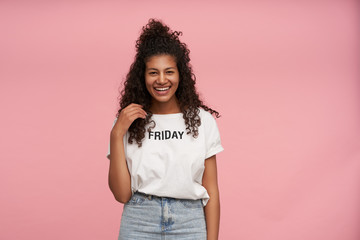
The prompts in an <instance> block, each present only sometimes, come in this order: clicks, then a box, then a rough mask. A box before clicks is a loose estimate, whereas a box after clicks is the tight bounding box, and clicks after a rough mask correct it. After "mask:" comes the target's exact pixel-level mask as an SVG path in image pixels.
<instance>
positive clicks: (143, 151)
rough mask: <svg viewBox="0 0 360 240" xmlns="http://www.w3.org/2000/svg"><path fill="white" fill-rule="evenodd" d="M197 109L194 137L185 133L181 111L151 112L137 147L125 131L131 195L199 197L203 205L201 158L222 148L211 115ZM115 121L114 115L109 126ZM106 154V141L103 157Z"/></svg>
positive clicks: (205, 201) (205, 200)
mask: <svg viewBox="0 0 360 240" xmlns="http://www.w3.org/2000/svg"><path fill="white" fill-rule="evenodd" d="M199 110H200V113H199V116H200V119H201V125H200V126H199V127H198V133H199V135H198V136H197V138H194V137H193V136H192V135H191V134H189V135H188V134H186V125H185V121H184V118H183V114H182V113H173V114H153V115H152V120H154V121H155V123H156V126H155V128H153V129H152V130H151V132H148V131H146V132H145V138H144V139H143V140H142V146H141V147H140V148H139V147H138V145H137V143H136V141H133V143H132V144H129V143H128V138H129V132H127V133H126V134H125V136H124V149H125V157H126V161H127V164H128V168H129V172H130V175H131V191H132V194H134V192H135V191H139V192H143V193H146V194H151V195H156V196H162V197H173V198H183V199H193V200H195V199H202V202H203V205H204V206H205V205H206V204H207V202H208V200H209V199H210V196H209V195H208V193H207V191H206V189H205V188H204V187H203V186H202V177H203V173H204V169H205V165H204V164H205V159H207V158H209V157H211V156H213V155H215V154H217V153H219V152H221V151H223V150H224V148H223V147H222V145H221V141H220V134H219V130H218V127H217V124H216V121H215V118H214V117H213V116H212V115H211V114H210V113H209V112H207V111H205V110H204V109H202V108H199ZM116 121H117V118H115V120H114V123H113V126H114V125H115V123H116ZM150 124H152V123H150ZM151 126H152V125H151ZM147 127H148V125H147V126H146V129H147ZM109 156H110V143H109V147H108V154H107V158H109ZM109 159H110V158H109Z"/></svg>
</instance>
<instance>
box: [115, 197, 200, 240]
mask: <svg viewBox="0 0 360 240" xmlns="http://www.w3.org/2000/svg"><path fill="white" fill-rule="evenodd" d="M142 239H144V240H145V239H146V240H150V239H156V240H160V239H166V240H171V239H182V240H187V239H191V240H206V221H205V213H204V207H203V204H202V201H201V199H198V200H191V199H177V198H170V197H158V196H154V195H148V194H145V193H141V192H138V191H137V192H135V193H134V194H133V196H132V197H131V199H130V200H129V201H128V202H127V203H125V204H124V208H123V213H122V217H121V224H120V232H119V238H118V240H142Z"/></svg>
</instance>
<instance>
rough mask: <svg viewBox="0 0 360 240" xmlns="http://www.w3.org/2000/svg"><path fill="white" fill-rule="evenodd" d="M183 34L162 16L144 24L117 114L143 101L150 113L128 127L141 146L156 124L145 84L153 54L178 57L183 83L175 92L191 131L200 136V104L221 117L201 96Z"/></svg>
mask: <svg viewBox="0 0 360 240" xmlns="http://www.w3.org/2000/svg"><path fill="white" fill-rule="evenodd" d="M179 35H182V32H180V31H172V30H170V28H169V27H168V26H166V25H165V24H163V23H162V22H161V21H160V20H156V19H154V18H150V19H149V22H148V23H147V24H146V25H145V26H143V27H142V33H141V35H140V37H139V38H138V39H137V40H136V55H135V60H134V62H133V63H132V64H131V66H130V70H129V72H128V74H127V75H126V79H125V81H124V88H123V89H122V90H121V92H120V96H119V99H120V108H119V110H118V112H117V114H116V116H117V117H119V115H120V112H121V110H122V109H124V108H125V107H127V106H128V105H129V104H131V103H137V104H140V105H142V106H143V109H144V110H145V111H146V112H147V113H148V114H147V117H146V118H145V119H142V118H137V119H136V120H134V122H133V123H132V124H131V125H130V127H129V129H128V132H129V139H128V142H129V143H130V144H132V143H133V140H135V141H136V143H137V144H138V146H139V147H141V145H142V139H143V138H144V137H145V131H146V129H145V126H146V125H147V124H149V123H152V126H149V127H148V129H147V131H151V129H152V128H154V127H155V125H156V123H155V122H154V120H151V116H152V112H151V111H150V106H151V95H150V93H149V92H148V91H147V89H146V86H145V68H146V61H147V60H148V59H149V58H150V57H152V56H156V55H163V54H168V55H171V56H173V57H174V58H175V61H176V64H177V68H178V71H179V86H178V88H177V90H176V92H175V96H176V97H177V99H178V100H179V103H180V110H181V112H182V113H183V118H184V121H185V125H186V131H187V134H190V133H192V136H193V137H194V138H196V137H197V136H198V127H199V126H200V125H201V119H200V117H199V112H200V110H199V109H198V108H199V107H201V108H203V109H204V110H205V111H208V112H210V113H211V114H214V115H215V116H216V117H217V118H219V117H220V115H219V113H218V112H217V111H215V110H213V109H211V108H210V107H208V106H206V105H204V104H203V102H202V101H201V100H200V98H199V95H198V93H197V92H196V88H195V82H196V77H195V75H194V74H193V72H192V68H191V65H190V57H189V54H190V50H189V49H188V48H187V45H186V44H185V43H182V42H180V40H179Z"/></svg>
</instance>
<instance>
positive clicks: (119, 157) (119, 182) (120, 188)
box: [108, 131, 131, 203]
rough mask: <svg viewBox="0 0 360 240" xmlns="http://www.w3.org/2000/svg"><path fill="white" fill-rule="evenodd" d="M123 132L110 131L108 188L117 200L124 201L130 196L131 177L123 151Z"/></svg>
mask: <svg viewBox="0 0 360 240" xmlns="http://www.w3.org/2000/svg"><path fill="white" fill-rule="evenodd" d="M123 136H124V135H123V134H120V133H117V132H116V131H111V134H110V152H111V155H110V167H109V179H108V181H109V188H110V190H111V192H112V193H113V195H114V197H115V199H116V200H117V201H118V202H121V203H126V202H127V201H129V199H130V198H131V180H130V179H131V178H130V173H129V169H128V167H127V163H126V159H125V151H124V142H123Z"/></svg>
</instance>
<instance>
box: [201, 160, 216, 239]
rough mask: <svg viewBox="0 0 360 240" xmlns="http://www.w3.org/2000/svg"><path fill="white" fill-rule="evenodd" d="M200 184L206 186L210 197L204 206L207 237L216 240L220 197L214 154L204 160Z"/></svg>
mask: <svg viewBox="0 0 360 240" xmlns="http://www.w3.org/2000/svg"><path fill="white" fill-rule="evenodd" d="M202 185H203V186H204V187H205V188H206V190H207V192H208V194H209V196H210V199H209V201H208V203H207V204H206V206H205V219H206V228H207V239H208V240H217V239H218V237H219V224H220V198H219V189H218V183H217V169H216V155H214V156H212V157H209V158H207V159H206V160H205V170H204V175H203V179H202Z"/></svg>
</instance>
